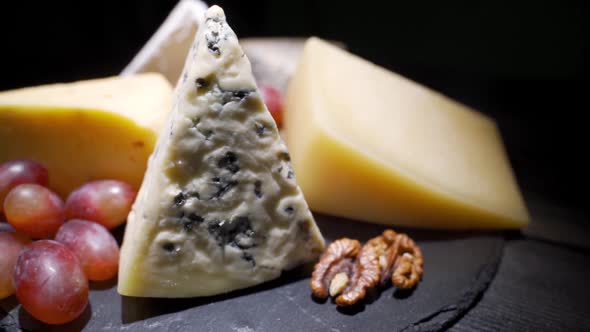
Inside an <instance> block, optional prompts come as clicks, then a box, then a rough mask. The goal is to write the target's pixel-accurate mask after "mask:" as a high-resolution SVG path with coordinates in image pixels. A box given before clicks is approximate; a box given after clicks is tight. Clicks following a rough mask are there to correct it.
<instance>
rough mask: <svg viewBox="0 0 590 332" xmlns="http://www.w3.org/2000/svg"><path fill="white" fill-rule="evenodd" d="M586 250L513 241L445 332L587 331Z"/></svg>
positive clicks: (589, 317)
mask: <svg viewBox="0 0 590 332" xmlns="http://www.w3.org/2000/svg"><path fill="white" fill-rule="evenodd" d="M588 257H589V256H588V252H585V251H583V250H577V249H573V248H568V247H563V246H560V245H555V244H554V243H546V242H542V241H531V240H527V239H514V240H513V241H508V242H507V243H506V246H505V249H504V256H503V258H502V262H501V264H500V267H499V269H498V272H497V275H496V277H495V278H494V280H493V281H492V283H491V284H490V287H489V288H488V290H487V291H486V292H485V294H483V296H482V298H481V301H479V302H478V304H477V305H476V306H475V307H473V309H472V310H470V311H469V312H468V313H467V314H466V315H465V316H464V317H463V318H461V319H460V320H459V321H458V322H457V323H456V324H455V325H453V327H452V328H451V329H450V331H453V332H468V331H481V332H492V331H569V332H571V331H590V315H588V313H590V301H588V298H590V287H588V286H586V285H585V282H587V281H588V280H590V265H589V264H588Z"/></svg>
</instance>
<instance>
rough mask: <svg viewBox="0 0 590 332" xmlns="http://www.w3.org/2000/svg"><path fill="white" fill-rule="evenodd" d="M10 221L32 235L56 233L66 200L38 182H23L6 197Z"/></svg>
mask: <svg viewBox="0 0 590 332" xmlns="http://www.w3.org/2000/svg"><path fill="white" fill-rule="evenodd" d="M4 212H5V213H6V219H7V220H8V222H9V223H10V224H11V225H12V226H13V227H14V228H15V229H16V230H17V231H18V232H21V233H23V234H26V235H28V236H30V237H32V238H36V239H39V238H47V237H51V236H53V235H55V233H56V232H57V230H58V229H59V226H61V225H62V224H63V222H64V203H63V201H62V200H61V198H59V196H57V194H56V193H54V192H52V191H51V190H49V189H47V188H45V187H43V186H40V185H38V184H21V185H18V186H16V187H15V188H13V189H12V190H11V191H10V192H9V193H8V195H6V199H5V200H4Z"/></svg>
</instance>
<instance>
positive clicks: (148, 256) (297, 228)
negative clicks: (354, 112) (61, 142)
mask: <svg viewBox="0 0 590 332" xmlns="http://www.w3.org/2000/svg"><path fill="white" fill-rule="evenodd" d="M323 246H324V241H323V238H322V236H321V234H320V232H319V230H318V228H317V226H316V224H315V221H314V219H313V216H312V214H311V212H310V211H309V208H308V206H307V203H306V202H305V199H304V197H303V194H302V192H301V190H300V189H299V187H298V186H297V183H296V181H295V177H294V173H293V171H292V168H291V164H290V157H289V154H288V152H287V149H286V146H285V145H284V143H283V142H282V141H281V139H280V137H279V134H278V131H277V128H276V124H275V123H274V121H273V119H272V116H271V115H270V113H269V112H268V110H267V109H266V107H265V106H264V103H263V102H262V100H261V97H260V94H259V92H258V90H257V87H256V84H255V82H254V78H253V77H252V72H251V68H250V63H249V61H248V58H247V57H246V56H245V55H244V53H243V51H242V49H241V47H240V45H239V44H238V40H237V37H236V35H235V34H234V32H233V31H232V30H231V28H230V27H229V26H228V25H227V23H226V20H225V15H224V13H223V10H221V8H219V7H217V6H213V7H211V8H210V9H209V10H208V11H207V14H206V18H205V20H204V24H203V25H202V28H201V29H199V32H198V33H197V36H196V38H195V42H194V45H193V47H192V48H191V52H190V53H189V55H188V58H187V63H186V65H185V69H184V72H183V75H182V76H181V80H180V81H179V84H178V86H177V88H176V102H175V106H174V108H173V111H172V112H171V113H170V116H169V119H168V125H167V127H166V129H165V131H164V132H163V133H162V134H161V135H160V137H159V138H158V143H157V146H156V149H155V151H154V154H153V155H152V157H151V158H150V162H149V166H148V170H147V172H146V175H145V178H144V182H143V184H142V186H141V189H140V190H139V193H138V197H137V200H136V202H135V204H134V206H133V208H132V211H131V213H130V215H129V218H128V223H127V229H126V232H125V239H124V242H123V247H122V250H121V261H120V270H119V285H118V289H119V292H120V293H121V294H123V295H130V296H148V297H192V296H206V295H214V294H219V293H224V292H229V291H232V290H235V289H240V288H245V287H249V286H252V285H256V284H259V283H262V282H264V281H267V280H271V279H274V278H277V277H278V276H279V275H280V274H281V271H283V270H286V269H290V268H293V267H295V266H297V265H299V264H301V263H304V262H309V261H313V260H315V259H316V258H317V257H318V255H319V253H320V252H321V251H322V250H323Z"/></svg>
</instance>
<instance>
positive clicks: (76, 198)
mask: <svg viewBox="0 0 590 332" xmlns="http://www.w3.org/2000/svg"><path fill="white" fill-rule="evenodd" d="M49 188H50V182H49V172H48V171H47V169H46V168H45V167H44V166H43V165H41V164H39V163H37V162H35V161H32V160H14V161H9V162H6V163H3V164H0V222H1V221H2V220H3V219H4V220H6V221H7V222H8V223H9V224H10V225H11V226H12V228H13V229H14V230H15V232H6V231H4V232H1V231H0V252H1V253H2V255H0V271H2V272H1V273H0V299H3V298H6V297H8V296H10V295H12V294H13V293H16V297H17V299H18V301H19V302H20V303H21V304H22V306H23V307H24V308H25V309H26V310H27V311H28V312H29V313H30V314H31V315H32V316H33V317H35V318H37V319H38V320H40V321H42V322H45V323H48V324H63V323H66V322H69V321H71V320H74V319H75V318H77V317H78V316H79V315H80V314H81V313H82V312H83V311H84V309H85V308H86V306H87V304H88V288H89V287H88V282H89V280H91V281H101V280H108V279H111V278H113V277H114V276H115V275H116V274H117V269H118V265H119V245H118V244H117V241H116V240H115V238H114V237H113V235H112V234H111V233H110V231H109V230H110V229H113V228H115V227H117V226H119V225H121V224H122V223H123V222H124V221H125V219H126V218H127V214H128V213H129V210H130V209H131V205H132V204H133V201H134V200H135V196H136V191H135V190H134V189H133V188H132V187H131V186H130V185H129V184H127V183H124V182H121V181H116V180H97V181H91V182H88V183H86V184H84V185H82V186H81V187H79V188H78V189H76V190H74V191H73V192H72V193H70V195H69V196H68V197H67V199H66V201H65V203H64V201H63V200H62V199H61V197H59V196H58V195H57V194H56V193H54V192H53V191H51V190H50V189H49ZM2 215H4V217H3V216H2ZM32 240H36V241H32Z"/></svg>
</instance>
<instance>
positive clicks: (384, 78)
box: [285, 38, 529, 229]
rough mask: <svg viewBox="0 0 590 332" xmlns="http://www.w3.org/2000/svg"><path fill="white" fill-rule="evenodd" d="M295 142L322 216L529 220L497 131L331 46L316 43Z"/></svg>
mask: <svg viewBox="0 0 590 332" xmlns="http://www.w3.org/2000/svg"><path fill="white" fill-rule="evenodd" d="M285 125H286V140H287V145H288V146H289V150H290V151H291V156H292V160H293V164H294V167H295V173H296V174H297V178H298V181H299V184H300V186H301V188H302V190H303V192H304V193H305V196H306V198H307V201H308V203H309V205H310V207H311V208H312V209H313V210H314V211H318V212H323V213H327V214H332V215H336V216H342V217H348V218H353V219H359V220H365V221H369V222H375V223H381V224H387V225H404V226H412V227H430V228H452V229H467V228H520V227H522V226H524V225H526V224H527V223H528V221H529V216H528V212H527V210H526V207H525V205H524V202H523V199H522V196H521V194H520V192H519V189H518V186H517V184H516V181H515V177H514V175H513V172H512V169H511V167H510V163H509V161H508V158H507V156H506V152H505V150H504V147H503V144H502V140H501V137H500V134H499V131H498V129H497V127H496V125H495V123H494V122H493V121H492V120H491V119H489V118H487V117H486V116H484V115H482V114H480V113H477V112H475V111H473V110H471V109H469V108H467V107H465V106H463V105H461V104H459V103H457V102H454V101H452V100H451V99H449V98H447V97H445V96H442V95H441V94H438V93H436V92H434V91H432V90H430V89H428V88H426V87H423V86H421V85H419V84H417V83H414V82H412V81H410V80H408V79H405V78H403V77H401V76H399V75H397V74H395V73H392V72H389V71H387V70H385V69H383V68H380V67H378V66H376V65H374V64H372V63H370V62H367V61H365V60H363V59H361V58H359V57H357V56H354V55H352V54H350V53H347V52H346V51H343V50H341V49H338V48H336V47H334V46H331V45H329V44H328V43H326V42H324V41H322V40H320V39H317V38H311V39H310V40H308V42H307V43H306V46H305V48H304V51H303V55H302V57H301V60H300V62H299V65H298V68H297V71H296V73H295V75H294V77H293V78H292V81H291V84H290V87H289V90H288V94H287V101H286V121H285Z"/></svg>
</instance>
